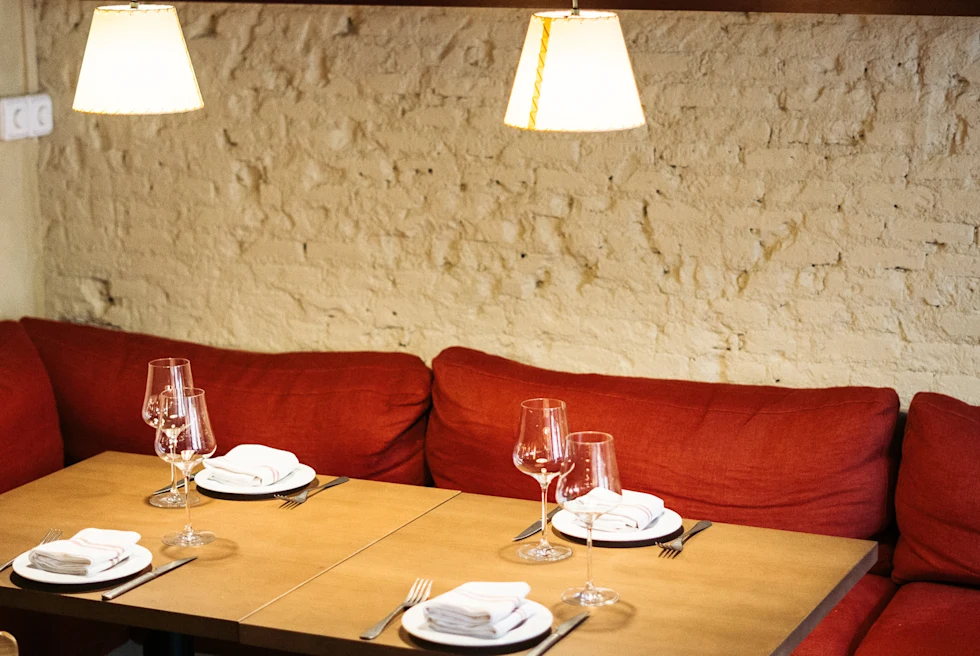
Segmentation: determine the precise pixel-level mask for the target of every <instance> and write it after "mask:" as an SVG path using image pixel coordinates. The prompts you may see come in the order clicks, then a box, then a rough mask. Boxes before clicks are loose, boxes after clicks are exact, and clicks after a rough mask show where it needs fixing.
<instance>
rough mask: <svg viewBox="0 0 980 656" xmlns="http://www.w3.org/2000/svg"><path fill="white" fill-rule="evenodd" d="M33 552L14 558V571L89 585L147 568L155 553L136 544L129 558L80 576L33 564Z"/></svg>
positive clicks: (59, 582) (39, 579)
mask: <svg viewBox="0 0 980 656" xmlns="http://www.w3.org/2000/svg"><path fill="white" fill-rule="evenodd" d="M30 554H31V552H30V551H25V552H24V553H22V554H21V555H19V556H17V559H16V560H14V571H15V572H17V573H18V574H20V575H21V576H23V577H24V578H25V579H30V580H32V581H37V582H38V583H54V584H56V585H89V584H90V583H101V582H103V581H115V580H116V579H123V578H126V577H127V576H132V575H133V574H136V573H137V572H141V571H143V570H144V569H146V566H147V565H149V564H150V563H152V562H153V554H151V553H150V552H149V550H148V549H147V548H146V547H143V546H140V545H136V549H135V550H134V551H133V553H132V555H130V557H129V558H127V559H126V560H124V561H122V562H121V563H118V564H116V565H115V566H114V567H110V568H109V569H107V570H105V571H103V572H99V573H98V574H93V575H92V576H78V575H76V574H56V573H55V572H48V571H46V570H43V569H39V568H37V567H34V566H33V565H31V557H30Z"/></svg>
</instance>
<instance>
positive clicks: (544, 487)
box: [538, 480, 551, 549]
mask: <svg viewBox="0 0 980 656" xmlns="http://www.w3.org/2000/svg"><path fill="white" fill-rule="evenodd" d="M548 482H549V481H547V480H545V481H544V482H542V483H541V541H540V542H538V546H539V547H540V548H542V549H548V548H550V547H551V545H550V544H548Z"/></svg>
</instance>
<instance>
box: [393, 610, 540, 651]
mask: <svg viewBox="0 0 980 656" xmlns="http://www.w3.org/2000/svg"><path fill="white" fill-rule="evenodd" d="M527 603H528V604H530V606H531V611H532V613H533V614H532V615H531V616H530V617H529V618H527V619H526V620H524V624H521V625H520V626H519V627H517V628H516V629H514V630H513V631H510V632H509V633H507V634H506V635H504V636H501V637H500V638H474V637H472V636H465V635H457V634H455V633H443V632H442V631H434V630H433V629H430V628H429V621H428V620H427V619H425V613H424V612H423V609H424V608H425V604H424V603H422V604H419V605H417V606H412V607H411V608H409V609H408V610H407V611H405V614H404V615H402V626H403V627H405V630H406V631H408V632H409V633H411V634H412V635H413V636H415V637H416V638H420V639H422V640H426V641H428V642H435V643H437V644H440V645H453V646H454V647H496V646H498V645H512V644H515V643H518V642H526V641H528V640H533V639H534V638H537V637H538V636H541V635H544V634H545V633H549V632H551V623H552V621H553V620H554V617H552V615H551V611H550V610H548V609H547V608H545V607H544V606H542V605H541V604H539V603H538V602H536V601H531V600H530V599H528V600H527Z"/></svg>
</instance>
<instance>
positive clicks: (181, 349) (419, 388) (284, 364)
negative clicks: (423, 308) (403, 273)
mask: <svg viewBox="0 0 980 656" xmlns="http://www.w3.org/2000/svg"><path fill="white" fill-rule="evenodd" d="M22 323H23V325H24V327H25V328H26V329H27V332H28V334H30V336H31V339H33V340H34V343H35V344H36V345H37V348H38V351H39V352H40V354H41V359H42V360H44V364H45V366H46V367H47V369H48V373H49V375H50V376H51V382H52V384H53V385H54V392H55V397H56V398H57V400H58V409H59V412H60V414H61V429H62V433H63V434H64V437H65V449H66V452H67V454H68V457H69V458H70V459H71V460H72V461H77V460H81V459H83V458H88V457H90V456H93V455H95V454H97V453H100V452H102V451H105V450H109V449H112V450H117V451H129V452H134V453H150V454H151V453H153V429H151V428H150V427H149V426H147V425H146V424H144V423H143V420H142V417H141V415H140V409H141V407H142V403H143V394H144V391H145V387H146V369H147V363H148V362H149V361H150V360H152V359H154V358H159V357H185V358H188V359H190V361H191V367H192V370H193V375H194V383H195V385H196V386H198V387H202V388H204V389H205V390H206V392H207V400H208V412H209V415H210V417H211V422H212V425H213V427H214V430H215V435H216V436H217V439H218V453H219V454H222V453H225V452H227V451H228V449H230V448H231V447H233V446H235V445H238V444H242V443H260V444H266V445H269V446H273V447H277V448H282V449H289V450H290V451H293V452H294V453H296V455H297V456H298V457H299V459H300V461H301V462H304V463H306V464H308V465H310V466H312V467H313V468H315V469H316V470H317V471H319V472H322V473H330V474H346V475H348V476H354V477H357V478H371V479H377V480H385V481H392V482H398V483H414V484H422V483H424V481H425V474H424V462H423V453H422V439H423V437H424V432H425V414H426V411H427V409H428V406H429V386H430V382H431V377H430V373H429V370H428V368H427V367H426V366H425V364H424V363H423V362H422V361H421V360H420V359H419V358H417V357H415V356H413V355H408V354H404V353H281V354H262V353H248V352H244V351H231V350H225V349H217V348H212V347H209V346H201V345H198V344H191V343H187V342H178V341H174V340H169V339H161V338H159V337H151V336H148V335H140V334H135V333H124V332H116V331H110V330H105V329H101V328H92V327H87V326H75V325H72V324H67V323H58V322H54V321H43V320H39V319H23V320H22Z"/></svg>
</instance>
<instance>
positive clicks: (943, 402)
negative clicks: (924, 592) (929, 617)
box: [892, 393, 980, 621]
mask: <svg viewBox="0 0 980 656" xmlns="http://www.w3.org/2000/svg"><path fill="white" fill-rule="evenodd" d="M895 511H896V514H897V517H898V529H899V532H900V536H899V538H898V546H897V547H896V548H895V558H894V561H895V569H894V571H893V572H892V576H893V577H894V578H895V580H896V581H899V582H903V581H952V582H958V583H969V584H974V585H978V584H980V407H976V406H971V405H967V404H966V403H963V402H961V401H957V400H956V399H953V398H950V397H948V396H943V395H941V394H930V393H920V394H916V395H915V397H914V398H913V399H912V403H911V405H910V406H909V416H908V422H907V423H906V424H905V441H904V443H903V445H902V466H901V469H899V472H898V487H897V489H896V491H895ZM978 621H980V620H978Z"/></svg>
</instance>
